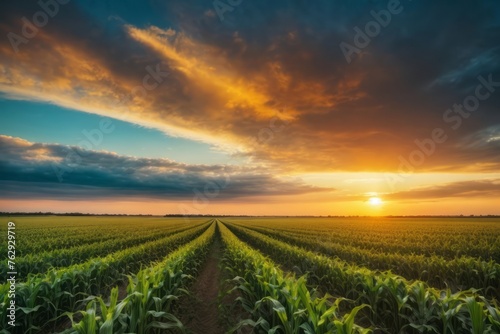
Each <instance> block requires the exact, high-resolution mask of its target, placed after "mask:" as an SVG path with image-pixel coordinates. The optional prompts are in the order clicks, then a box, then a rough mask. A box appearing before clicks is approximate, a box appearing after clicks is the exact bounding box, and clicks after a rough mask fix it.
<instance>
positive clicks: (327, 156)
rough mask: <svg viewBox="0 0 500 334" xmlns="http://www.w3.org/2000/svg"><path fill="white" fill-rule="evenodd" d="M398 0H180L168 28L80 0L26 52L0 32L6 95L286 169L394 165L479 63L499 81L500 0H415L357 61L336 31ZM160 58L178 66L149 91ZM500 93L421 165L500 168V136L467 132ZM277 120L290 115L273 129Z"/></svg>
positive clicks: (17, 14) (486, 115)
mask: <svg viewBox="0 0 500 334" xmlns="http://www.w3.org/2000/svg"><path fill="white" fill-rule="evenodd" d="M386 3H387V2H386V1H360V2H357V3H355V4H353V3H347V2H345V3H344V2H342V3H339V2H331V1H317V2H315V3H307V4H306V3H300V2H293V3H288V4H284V3H281V2H276V3H269V2H268V1H252V2H245V3H244V4H242V5H240V6H238V8H237V9H235V10H234V11H233V12H231V13H227V15H226V16H227V18H226V19H225V20H224V21H223V22H221V21H220V20H219V18H218V16H217V15H213V13H212V14H211V10H212V8H209V7H210V3H208V5H207V2H206V1H204V2H202V1H190V2H185V1H169V2H167V3H165V4H164V5H163V6H164V8H163V10H161V8H158V9H157V12H159V13H163V14H162V15H164V17H161V18H160V19H157V18H156V17H154V18H155V20H156V22H164V24H165V26H160V24H158V23H156V24H149V22H150V20H149V17H144V18H143V19H142V21H141V20H140V17H139V16H138V15H135V13H133V12H132V11H131V13H130V14H129V16H128V18H127V13H125V12H123V13H121V15H122V16H123V17H122V18H120V19H119V20H117V19H107V20H103V19H96V16H97V12H98V10H97V9H96V10H93V11H91V12H92V13H91V12H90V11H88V10H87V9H85V8H83V6H82V5H80V4H78V3H77V2H70V3H69V4H67V5H64V7H63V6H61V8H60V13H59V14H58V15H57V16H55V17H54V18H52V19H51V21H50V23H49V24H48V25H47V26H46V27H44V28H43V29H40V31H39V32H38V34H37V36H36V37H35V38H33V39H30V41H29V43H27V44H23V45H21V46H20V52H18V53H16V52H14V50H13V49H12V47H11V45H10V44H9V42H8V40H7V39H2V40H1V41H0V73H1V74H2V75H1V76H0V92H2V93H3V94H4V95H6V96H7V97H9V98H20V99H28V100H37V101H46V102H50V103H54V104H57V105H61V106H65V107H69V108H72V109H75V110H80V111H84V112H90V113H95V114H99V115H104V116H108V117H113V118H117V119H122V120H126V121H129V122H132V123H135V124H139V125H143V126H148V127H154V128H157V129H160V130H162V131H165V132H166V133H168V134H170V135H175V136H182V137H185V138H189V139H193V140H199V141H203V142H207V143H211V144H212V145H214V146H217V147H218V148H222V149H224V150H226V151H228V152H231V153H234V154H239V155H244V156H247V157H250V158H252V159H253V160H254V162H257V163H259V164H266V165H267V166H269V168H273V169H275V170H277V171H280V172H286V173H300V172H328V171H339V170H340V171H394V170H396V169H397V167H398V165H399V160H398V157H399V156H400V155H405V154H409V153H410V152H412V151H413V150H414V149H415V144H414V140H415V139H422V138H426V137H429V136H430V133H431V131H432V129H434V128H436V127H446V126H447V125H446V124H444V123H443V120H442V115H443V112H444V111H445V110H446V109H448V108H449V107H450V106H452V105H453V104H454V103H461V102H462V101H463V98H464V97H465V96H467V95H468V94H471V93H472V92H473V89H474V87H475V85H476V84H477V79H476V77H477V76H478V75H480V74H482V75H488V74H490V73H491V74H492V75H493V78H494V79H495V80H497V81H498V80H500V64H499V62H498V59H499V58H500V48H498V44H499V42H500V37H499V36H500V34H498V31H499V29H500V19H499V15H498V13H499V12H500V10H499V7H500V6H499V4H498V2H496V1H482V2H476V3H471V2H467V1H459V2H458V3H457V2H451V1H450V2H441V3H439V4H436V3H435V2H432V1H430V0H428V1H421V2H418V3H416V2H411V3H410V2H408V3H405V4H404V7H405V9H404V11H403V12H402V13H401V14H399V16H397V17H396V16H395V17H393V19H392V22H391V24H390V25H389V26H388V27H386V28H384V31H383V33H382V34H380V35H379V36H377V37H376V38H374V39H373V40H372V41H371V43H370V45H369V46H368V47H367V48H365V49H364V50H363V54H362V55H361V56H360V57H358V58H357V59H356V60H355V61H353V62H352V63H351V64H347V62H346V61H345V59H344V56H343V54H342V52H341V51H340V48H339V43H340V42H342V41H346V42H351V41H352V39H353V37H354V30H353V28H354V27H356V26H359V27H363V26H364V24H365V23H366V22H368V21H370V20H372V19H373V18H372V17H371V14H370V11H371V10H372V9H373V10H381V9H382V8H384V6H385V5H386ZM130 6H132V5H130ZM158 6H160V5H158ZM124 8H126V6H124ZM429 8H432V10H430V9H429ZM36 10H39V8H38V5H37V4H36V3H35V2H33V3H32V4H26V3H19V2H15V1H3V2H2V4H1V5H0V12H1V13H2V14H0V19H1V22H2V24H0V31H1V32H2V34H4V35H5V34H7V33H8V32H10V31H15V32H18V33H19V32H20V31H21V26H22V21H21V17H23V16H28V17H29V16H30V15H32V13H34V12H35V11H36ZM151 15H152V14H151ZM107 16H109V13H107ZM132 20H133V21H132ZM138 21H140V22H138ZM148 66H149V67H148ZM156 66H160V71H162V72H165V73H168V76H165V77H161V79H162V80H161V82H158V86H157V87H156V88H154V89H151V90H147V91H146V94H139V93H137V92H139V91H140V89H139V90H137V87H141V86H142V85H143V81H144V78H145V76H146V75H148V74H150V71H151V68H154V69H155V68H156ZM148 68H149V70H148ZM134 92H135V93H134ZM499 104H500V92H498V93H495V94H493V95H492V97H491V98H490V99H488V100H486V101H483V102H481V108H480V110H479V111H478V112H477V113H476V114H475V115H473V116H471V117H470V118H469V119H467V120H464V123H463V126H462V127H461V128H460V130H459V131H457V132H454V131H453V130H450V129H449V128H447V130H449V132H448V134H449V137H450V139H449V140H448V141H447V142H446V143H445V144H442V145H441V146H440V147H439V151H438V152H439V153H436V155H434V156H433V157H431V158H429V159H427V161H426V164H425V165H424V166H421V167H419V171H426V170H454V171H457V170H468V168H470V167H468V166H471V162H473V164H472V165H474V166H475V165H477V166H478V167H477V170H482V169H483V168H482V167H481V166H485V165H487V166H489V167H488V169H490V170H494V169H495V168H496V169H498V167H500V166H499V165H500V164H499V162H498V161H497V159H496V158H495V157H496V156H497V154H496V152H497V149H496V147H492V146H488V147H483V148H482V149H481V150H467V152H466V151H464V147H461V146H460V145H457V143H461V142H462V140H463V138H465V137H467V136H470V135H471V134H473V133H476V132H478V131H482V130H484V129H485V128H487V127H489V126H491V125H492V124H497V125H498V124H500V114H499V113H498V108H497V106H498V105H499ZM273 122H275V123H278V124H279V125H280V126H281V125H285V123H286V125H285V127H284V128H282V130H281V131H279V132H277V131H274V129H273V128H272V125H273V124H274V123H273ZM280 129H281V127H280ZM264 139H265V140H264ZM465 152H466V153H465Z"/></svg>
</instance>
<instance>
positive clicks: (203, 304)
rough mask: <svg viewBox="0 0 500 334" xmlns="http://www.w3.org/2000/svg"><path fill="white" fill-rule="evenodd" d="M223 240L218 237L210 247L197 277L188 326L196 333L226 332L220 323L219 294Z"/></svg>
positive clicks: (193, 288)
mask: <svg viewBox="0 0 500 334" xmlns="http://www.w3.org/2000/svg"><path fill="white" fill-rule="evenodd" d="M220 243H221V241H220V240H219V239H218V238H217V239H216V240H215V241H214V243H213V244H212V247H211V248H210V249H209V253H208V255H207V260H206V262H205V264H204V265H203V267H202V268H201V271H200V273H199V275H198V277H196V280H195V282H194V283H193V286H192V287H191V289H190V290H191V293H192V294H193V297H194V298H192V301H191V303H192V304H191V305H190V309H191V310H190V313H191V312H192V317H193V318H192V319H191V321H190V322H189V323H188V324H186V327H187V328H188V329H189V330H190V331H191V332H192V333H194V334H221V333H224V331H223V329H222V327H221V325H220V323H219V310H218V295H219V286H220V275H221V272H220V269H219V263H220V259H221V257H222V251H221V244H220Z"/></svg>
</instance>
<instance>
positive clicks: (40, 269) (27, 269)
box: [0, 226, 190, 279]
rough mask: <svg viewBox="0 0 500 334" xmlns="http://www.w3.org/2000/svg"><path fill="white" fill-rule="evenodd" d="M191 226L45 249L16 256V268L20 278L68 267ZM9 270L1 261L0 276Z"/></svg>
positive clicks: (181, 230)
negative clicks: (25, 275)
mask: <svg viewBox="0 0 500 334" xmlns="http://www.w3.org/2000/svg"><path fill="white" fill-rule="evenodd" d="M189 228H190V226H186V227H183V228H179V227H173V228H171V229H159V230H153V231H151V232H148V233H143V234H141V235H130V234H129V235H128V236H126V237H124V238H116V239H112V240H107V241H105V242H102V241H97V242H95V243H90V244H84V245H78V246H74V247H68V248H62V249H56V250H53V251H44V252H38V253H33V254H28V255H25V256H21V257H16V269H17V272H19V273H20V275H19V276H18V278H21V279H22V278H23V277H22V275H23V274H25V273H29V274H38V273H44V272H46V271H47V270H49V269H51V268H57V267H68V266H71V265H73V264H77V263H81V262H84V261H86V260H88V259H91V258H94V257H98V256H106V255H107V254H109V253H111V252H116V251H119V250H123V249H126V248H129V247H133V246H135V245H140V244H143V243H145V242H149V241H153V240H157V239H160V238H163V237H165V236H169V235H174V234H176V233H180V232H183V231H185V230H187V229H189ZM8 271H9V269H8V266H7V262H2V263H0V277H3V276H4V275H7V272H8Z"/></svg>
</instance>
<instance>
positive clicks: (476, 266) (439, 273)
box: [248, 226, 500, 298]
mask: <svg viewBox="0 0 500 334" xmlns="http://www.w3.org/2000/svg"><path fill="white" fill-rule="evenodd" d="M248 228H251V229H253V230H255V231H257V232H262V233H264V234H266V235H269V236H271V237H273V238H278V239H280V240H282V241H286V242H288V243H290V244H293V245H297V246H300V247H303V248H305V249H308V250H311V251H315V252H319V253H322V254H325V255H328V256H337V257H339V258H340V259H342V260H344V261H346V262H349V263H355V264H357V265H360V266H366V267H368V268H373V269H377V270H391V271H392V272H393V273H395V274H398V275H401V276H404V277H405V278H407V279H417V280H421V281H425V282H427V283H428V284H429V285H431V286H434V287H437V288H446V287H450V288H452V289H453V290H464V289H470V288H475V289H481V292H482V293H483V294H484V295H485V296H488V297H489V296H492V297H496V298H499V297H500V264H498V263H497V262H495V261H493V260H489V261H485V260H482V259H478V258H473V257H470V256H465V255H464V256H461V257H458V258H454V259H446V258H444V257H442V256H438V255H431V256H425V255H421V254H418V255H417V254H401V253H390V252H389V253H388V252H374V251H373V250H371V249H365V248H360V247H356V246H351V245H346V244H343V243H338V242H322V241H318V238H317V236H314V235H303V234H301V235H298V234H295V233H290V232H289V231H286V230H279V231H278V230H275V229H270V228H261V227H252V226H248Z"/></svg>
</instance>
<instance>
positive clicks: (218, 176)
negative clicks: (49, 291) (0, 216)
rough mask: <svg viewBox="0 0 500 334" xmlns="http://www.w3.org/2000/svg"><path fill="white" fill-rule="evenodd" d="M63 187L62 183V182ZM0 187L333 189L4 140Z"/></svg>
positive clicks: (94, 194) (77, 191) (225, 192)
mask: <svg viewBox="0 0 500 334" xmlns="http://www.w3.org/2000/svg"><path fill="white" fill-rule="evenodd" d="M58 174H59V177H61V178H62V182H59V177H58ZM0 185H1V186H2V193H1V196H2V197H4V198H11V199H12V198H23V199H24V198H39V199H40V198H54V199H83V198H86V199H89V198H107V197H111V198H125V197H141V198H156V199H165V200H182V199H191V198H193V196H195V194H196V191H199V192H202V193H203V192H206V193H208V194H212V195H213V194H216V195H214V196H212V195H210V196H209V197H210V198H212V197H213V198H214V200H217V199H233V198H241V197H253V196H280V195H297V194H305V193H311V192H325V191H332V190H333V189H328V188H321V187H313V186H308V185H305V184H304V183H303V182H301V181H300V180H298V179H291V178H288V179H286V178H278V177H275V176H273V174H272V173H269V172H267V171H264V170H261V169H258V168H255V167H238V166H227V165H187V164H182V163H178V162H175V161H172V160H168V159H147V158H134V157H129V156H121V155H118V154H115V153H112V152H105V151H92V150H84V149H81V148H79V147H76V146H64V145H58V144H44V143H32V142H29V141H26V140H24V139H21V138H14V137H9V136H4V135H0Z"/></svg>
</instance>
